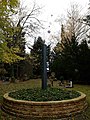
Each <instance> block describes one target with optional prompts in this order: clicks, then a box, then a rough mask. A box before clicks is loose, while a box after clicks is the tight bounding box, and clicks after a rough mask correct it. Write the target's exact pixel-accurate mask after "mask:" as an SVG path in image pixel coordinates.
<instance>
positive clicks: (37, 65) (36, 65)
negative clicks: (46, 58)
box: [31, 37, 43, 76]
mask: <svg viewBox="0 0 90 120" xmlns="http://www.w3.org/2000/svg"><path fill="white" fill-rule="evenodd" d="M42 44H43V40H42V38H41V37H38V39H37V40H36V41H35V42H34V45H33V48H32V49H31V56H32V59H33V60H32V61H33V74H34V75H35V76H40V75H41V72H42V70H41V64H42Z"/></svg>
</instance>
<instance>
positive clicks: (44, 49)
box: [42, 44, 47, 89]
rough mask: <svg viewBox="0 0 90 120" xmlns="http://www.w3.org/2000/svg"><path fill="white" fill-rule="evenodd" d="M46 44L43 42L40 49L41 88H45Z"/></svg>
mask: <svg viewBox="0 0 90 120" xmlns="http://www.w3.org/2000/svg"><path fill="white" fill-rule="evenodd" d="M46 52H47V46H46V45H45V44H43V51H42V63H43V64H42V68H43V69H42V72H43V73H42V89H46V88H47V58H46Z"/></svg>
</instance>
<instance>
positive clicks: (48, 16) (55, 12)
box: [21, 0, 89, 39]
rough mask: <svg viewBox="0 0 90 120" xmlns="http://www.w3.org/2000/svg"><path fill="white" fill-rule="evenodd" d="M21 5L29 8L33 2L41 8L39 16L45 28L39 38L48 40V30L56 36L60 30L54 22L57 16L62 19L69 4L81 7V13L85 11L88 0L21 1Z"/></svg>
mask: <svg viewBox="0 0 90 120" xmlns="http://www.w3.org/2000/svg"><path fill="white" fill-rule="evenodd" d="M21 1H23V3H22V4H23V5H26V6H27V7H28V9H29V8H31V5H33V1H35V3H36V4H38V5H39V6H40V7H43V9H42V13H41V14H40V19H42V20H44V21H46V23H45V27H46V30H45V31H44V32H42V33H41V34H42V35H41V37H43V38H45V39H48V38H49V36H50V35H49V34H48V32H47V31H48V30H50V31H51V33H50V34H57V32H58V31H59V30H60V26H59V24H58V23H56V22H55V19H56V18H58V16H60V17H63V15H65V14H66V13H67V9H69V7H70V3H72V2H74V3H78V4H79V5H81V7H82V13H83V12H85V13H86V11H87V9H88V3H89V0H21Z"/></svg>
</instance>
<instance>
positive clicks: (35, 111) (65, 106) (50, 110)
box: [2, 92, 87, 120]
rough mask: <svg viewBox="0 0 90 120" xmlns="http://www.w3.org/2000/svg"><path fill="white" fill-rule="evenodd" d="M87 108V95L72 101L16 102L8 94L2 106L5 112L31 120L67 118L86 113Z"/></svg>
mask: <svg viewBox="0 0 90 120" xmlns="http://www.w3.org/2000/svg"><path fill="white" fill-rule="evenodd" d="M80 93H81V92H80ZM86 108H87V102H86V95H85V94H83V93H81V96H79V97H77V98H74V99H70V100H62V101H45V102H34V101H24V100H16V99H13V98H11V97H9V96H8V93H6V94H5V95H4V97H3V104H2V111H3V112H5V113H8V114H9V115H12V116H16V117H20V118H25V119H30V120H32V119H40V120H41V119H42V120H44V119H50V118H53V119H60V118H67V117H69V116H74V115H76V114H78V113H80V112H82V111H84V110H85V109H86Z"/></svg>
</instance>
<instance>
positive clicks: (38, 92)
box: [9, 88, 80, 101]
mask: <svg viewBox="0 0 90 120" xmlns="http://www.w3.org/2000/svg"><path fill="white" fill-rule="evenodd" d="M9 96H10V97H12V98H14V99H17V100H28V101H57V100H68V99H73V98H76V97H79V96H80V93H79V92H77V91H75V90H66V89H60V88H47V89H45V90H43V89H40V88H34V89H21V90H17V91H13V92H10V93H9Z"/></svg>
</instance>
